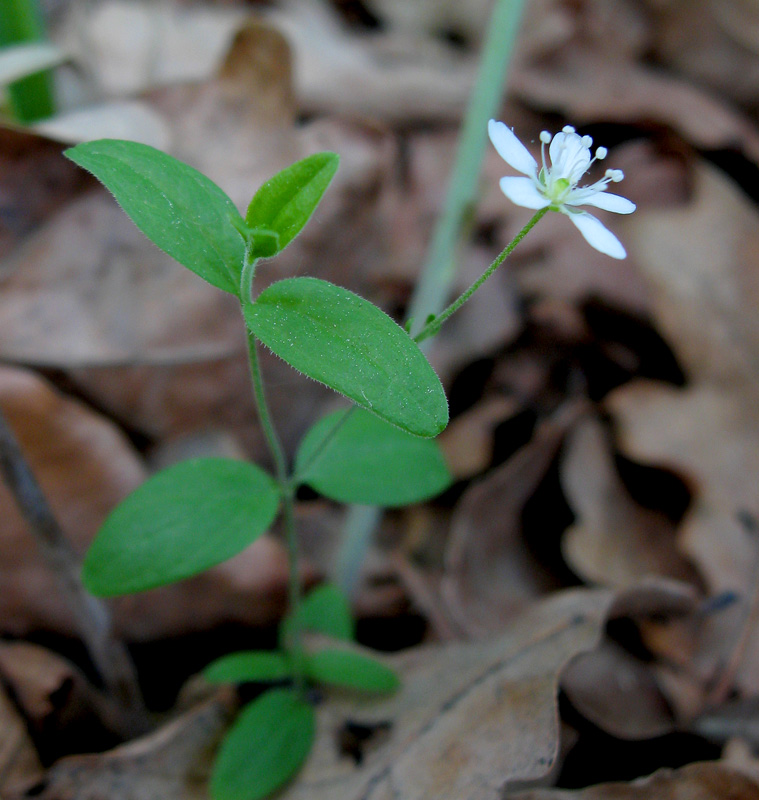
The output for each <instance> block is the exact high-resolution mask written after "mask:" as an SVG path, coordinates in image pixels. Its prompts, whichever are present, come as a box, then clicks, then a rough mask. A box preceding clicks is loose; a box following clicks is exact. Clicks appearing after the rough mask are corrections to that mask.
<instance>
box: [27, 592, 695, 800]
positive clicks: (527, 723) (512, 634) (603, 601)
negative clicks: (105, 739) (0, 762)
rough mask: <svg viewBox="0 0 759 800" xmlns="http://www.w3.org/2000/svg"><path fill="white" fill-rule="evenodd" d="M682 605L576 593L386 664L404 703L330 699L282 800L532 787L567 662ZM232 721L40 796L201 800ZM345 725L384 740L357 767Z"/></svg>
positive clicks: (169, 731) (199, 719)
mask: <svg viewBox="0 0 759 800" xmlns="http://www.w3.org/2000/svg"><path fill="white" fill-rule="evenodd" d="M681 601H682V598H680V597H679V595H678V592H677V590H676V589H674V588H673V587H672V586H667V585H664V584H661V585H654V584H651V585H649V586H648V587H639V588H636V589H632V590H630V591H628V592H626V593H613V592H611V591H607V590H587V589H576V590H569V591H565V592H561V593H557V594H555V595H553V596H551V597H548V598H545V599H543V600H542V601H540V602H538V603H536V604H535V605H533V606H532V607H531V608H530V609H529V610H528V611H527V612H525V613H524V614H522V615H521V616H520V617H519V618H518V619H515V620H514V621H512V623H511V625H510V626H509V627H508V628H507V629H505V630H504V631H502V632H501V633H499V634H498V635H497V636H490V637H489V638H488V639H485V640H481V641H476V642H468V643H452V644H445V645H432V646H427V647H418V648H415V649H413V650H409V651H406V652H404V653H401V654H398V655H394V656H387V657H385V658H384V659H383V660H384V661H385V662H386V663H387V664H388V665H389V666H391V667H392V668H394V669H396V670H397V671H398V672H399V673H400V674H401V675H402V677H403V684H402V687H401V689H400V690H399V691H398V693H397V694H396V695H394V696H392V697H387V698H377V697H366V696H365V697H355V696H353V695H351V694H348V693H341V692H336V693H331V694H330V696H328V697H327V698H325V700H324V701H323V702H322V703H321V704H320V705H319V706H318V708H317V719H318V723H317V725H318V727H317V739H316V743H315V747H314V751H313V752H312V754H311V756H310V757H309V759H308V761H307V762H306V765H305V767H304V769H303V770H302V772H301V773H300V774H299V775H298V777H297V778H296V780H295V781H294V782H293V783H292V784H291V785H290V786H289V787H288V788H286V789H285V790H283V792H282V793H281V796H282V798H283V800H305V798H308V800H333V798H335V797H340V798H341V800H359V799H360V798H366V800H379V798H383V800H384V798H388V797H403V798H404V800H422V799H423V798H429V797H435V798H437V800H448V799H449V798H450V800H498V798H501V797H502V794H503V788H504V787H505V786H506V785H507V784H509V783H510V782H511V781H520V782H521V781H529V780H535V779H538V778H541V777H543V776H544V775H546V774H547V773H548V771H549V770H550V768H551V765H552V764H553V763H554V761H555V759H556V756H557V752H558V746H559V741H558V737H559V723H558V715H557V709H556V695H557V691H558V681H559V676H560V674H561V673H562V671H563V670H564V668H565V665H566V664H567V663H568V662H569V661H570V660H571V659H573V658H575V657H576V656H577V655H578V654H580V653H583V652H587V651H589V650H591V649H592V648H594V647H595V646H596V644H597V642H598V640H599V637H600V636H601V633H602V631H603V626H604V624H605V621H606V619H607V617H608V615H609V614H610V613H615V614H620V613H621V614H624V613H627V612H633V613H638V612H641V613H663V614H666V613H668V612H669V611H670V610H672V609H673V608H677V607H679V604H681ZM228 716H229V703H228V702H227V701H226V700H225V698H224V697H216V698H214V699H212V700H210V701H208V702H207V703H206V704H204V705H203V706H200V707H198V708H197V709H195V710H194V711H192V712H190V713H189V714H187V715H185V716H184V717H181V718H180V719H178V720H176V721H175V722H173V723H171V724H170V725H168V726H166V727H165V728H162V729H161V730H159V731H158V732H157V733H155V734H153V735H151V736H148V737H144V738H143V739H140V740H137V741H135V742H133V743H132V744H130V745H126V746H123V747H120V748H117V749H116V750H114V751H111V752H110V753H106V754H104V755H102V756H80V757H73V758H67V759H63V760H62V761H60V762H58V764H56V765H55V766H54V767H53V769H52V770H51V771H50V773H49V775H48V785H47V788H46V789H45V791H44V792H43V793H42V794H41V795H40V797H42V798H43V800H84V798H89V797H94V796H95V795H97V796H107V797H109V798H113V800H147V799H148V798H150V800H154V798H156V797H183V798H185V797H186V798H198V799H199V798H201V797H204V795H202V794H201V792H202V791H203V788H202V782H203V780H204V779H205V778H206V777H207V774H208V766H209V760H208V759H209V757H210V755H211V752H212V750H213V748H214V747H215V745H216V743H217V742H218V740H219V738H220V735H221V732H222V728H223V727H224V725H225V723H226V721H227V719H228ZM349 722H354V723H356V724H361V725H365V726H367V727H372V726H373V725H377V726H379V727H380V728H382V729H384V733H383V735H382V736H378V737H376V739H375V740H370V741H369V742H368V743H367V746H366V747H365V748H364V749H363V752H362V755H363V759H362V761H361V763H360V764H356V762H355V761H354V759H353V758H352V757H350V756H349V755H347V754H346V753H345V752H344V751H343V749H342V745H341V731H342V730H343V729H344V728H345V726H346V724H347V723H349ZM514 731H518V732H519V735H518V736H515V735H514ZM125 776H127V778H126V779H125Z"/></svg>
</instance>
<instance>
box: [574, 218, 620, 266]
mask: <svg viewBox="0 0 759 800" xmlns="http://www.w3.org/2000/svg"><path fill="white" fill-rule="evenodd" d="M565 213H566V215H567V216H568V217H569V219H570V220H572V222H573V223H574V226H575V227H576V228H577V230H578V231H580V233H581V234H582V235H583V237H584V238H585V241H586V242H587V243H588V244H589V245H590V246H591V247H595V249H596V250H598V251H599V253H604V254H605V255H607V256H611V257H612V258H625V257H626V256H627V253H626V252H625V248H624V247H622V243H621V242H620V241H619V239H617V237H616V236H615V235H614V234H613V233H612V232H611V231H610V230H608V229H607V228H605V227H604V225H603V223H602V222H601V220H599V219H596V217H594V216H593V215H592V214H588V212H587V211H566V212H565Z"/></svg>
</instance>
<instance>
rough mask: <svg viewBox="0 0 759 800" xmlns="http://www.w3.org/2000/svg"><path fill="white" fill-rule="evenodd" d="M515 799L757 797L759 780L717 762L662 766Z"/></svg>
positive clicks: (737, 799)
mask: <svg viewBox="0 0 759 800" xmlns="http://www.w3.org/2000/svg"><path fill="white" fill-rule="evenodd" d="M510 797H512V798H513V799H514V800H726V798H730V800H757V798H759V784H757V783H756V782H755V781H754V780H752V779H751V778H749V777H747V776H744V775H743V774H741V772H740V771H738V770H736V769H732V768H731V767H729V766H727V765H725V764H722V763H720V762H703V763H696V764H688V766H686V767H683V768H682V769H677V770H671V769H662V770H659V771H658V772H655V773H654V774H653V775H651V776H650V777H647V778H639V779H638V780H636V781H632V782H631V783H601V784H598V785H597V786H591V787H589V788H588V789H578V790H576V791H570V790H567V789H534V790H532V791H528V792H519V793H518V794H514V795H511V796H510Z"/></svg>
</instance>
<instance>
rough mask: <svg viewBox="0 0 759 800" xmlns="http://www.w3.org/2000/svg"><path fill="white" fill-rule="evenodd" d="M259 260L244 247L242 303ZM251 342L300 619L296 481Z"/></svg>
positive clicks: (294, 648)
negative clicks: (288, 465) (274, 420)
mask: <svg viewBox="0 0 759 800" xmlns="http://www.w3.org/2000/svg"><path fill="white" fill-rule="evenodd" d="M255 268H256V259H255V257H254V255H253V246H252V244H249V245H248V246H247V247H246V248H245V261H244V262H243V268H242V274H241V279H240V284H241V286H240V289H241V296H242V298H243V300H242V302H243V304H244V303H247V302H250V297H251V292H252V288H253V278H254V277H255ZM246 341H247V344H248V363H249V365H250V377H251V381H252V383H253V397H254V398H255V402H256V409H257V410H258V419H259V421H260V423H261V428H262V429H263V432H264V438H265V439H266V444H267V445H268V448H269V452H270V453H271V457H272V458H273V459H274V466H275V469H276V474H277V483H278V484H279V491H280V495H281V497H282V521H283V523H284V528H285V543H286V545H287V565H288V580H287V590H288V591H287V594H288V606H289V608H288V611H289V613H290V615H291V616H292V617H294V618H295V619H297V617H298V609H299V608H300V604H301V587H300V568H299V562H300V559H299V555H298V535H297V529H296V526H295V485H296V484H295V481H294V479H293V478H291V477H290V475H289V474H288V469H287V459H286V458H285V451H284V448H283V447H282V442H281V441H280V439H279V436H278V434H277V429H276V428H275V427H274V422H273V421H272V417H271V412H270V411H269V403H268V401H267V399H266V391H265V389H264V378H263V373H262V372H261V362H260V361H259V358H258V347H257V344H256V338H255V336H253V334H252V333H250V332H248V334H247V336H246ZM301 639H302V636H301V631H300V628H299V627H298V625H297V624H296V625H294V626H293V631H292V640H291V641H290V642H287V643H286V644H287V647H288V649H289V650H290V651H291V652H295V653H296V654H298V653H300V651H301ZM293 679H294V682H295V686H296V688H297V689H298V691H301V692H302V691H303V690H304V688H305V676H304V675H303V667H302V659H301V658H300V657H299V656H297V655H296V657H295V658H294V659H293Z"/></svg>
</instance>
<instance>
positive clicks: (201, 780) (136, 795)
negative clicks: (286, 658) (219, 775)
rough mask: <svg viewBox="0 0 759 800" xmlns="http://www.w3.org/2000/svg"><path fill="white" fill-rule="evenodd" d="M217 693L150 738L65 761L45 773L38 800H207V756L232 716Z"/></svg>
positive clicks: (210, 758)
mask: <svg viewBox="0 0 759 800" xmlns="http://www.w3.org/2000/svg"><path fill="white" fill-rule="evenodd" d="M233 707H234V701H233V700H232V699H231V697H230V695H229V692H228V690H227V691H222V692H219V693H218V694H217V695H216V696H215V697H213V698H211V699H210V700H207V701H206V702H205V703H203V704H201V705H199V706H198V707H196V708H194V709H193V710H191V711H188V712H187V713H186V714H183V715H182V716H180V717H179V718H177V719H175V720H174V721H173V722H171V723H169V724H168V725H165V726H164V727H162V728H160V729H159V730H158V731H156V732H155V733H153V734H150V735H148V736H145V737H143V738H141V739H136V740H135V741H133V742H130V743H129V744H126V745H122V746H121V747H117V748H116V749H115V750H111V751H109V752H107V753H102V754H98V755H85V756H70V757H68V758H64V759H61V760H60V761H58V762H57V763H56V764H54V765H53V767H52V768H51V769H50V770H49V771H48V773H47V776H46V780H45V784H44V789H43V790H42V791H41V792H40V793H38V794H37V795H36V796H37V797H39V798H41V800H82V798H85V797H108V798H110V799H111V800H156V798H158V797H165V798H170V797H171V798H173V797H176V798H179V797H181V798H182V800H207V797H208V794H207V790H206V782H207V780H208V776H209V774H210V771H211V765H212V763H213V754H214V751H215V749H216V747H217V746H218V743H219V741H220V739H221V737H222V734H223V733H224V730H225V727H226V725H227V724H228V723H229V720H230V718H231V715H232V710H233Z"/></svg>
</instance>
